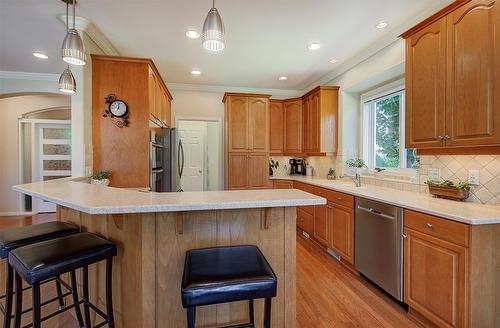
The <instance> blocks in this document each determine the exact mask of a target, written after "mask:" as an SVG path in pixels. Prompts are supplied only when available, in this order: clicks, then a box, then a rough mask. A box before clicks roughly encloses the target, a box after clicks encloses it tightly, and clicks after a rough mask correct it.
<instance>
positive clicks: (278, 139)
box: [269, 100, 285, 155]
mask: <svg viewBox="0 0 500 328" xmlns="http://www.w3.org/2000/svg"><path fill="white" fill-rule="evenodd" d="M284 135H285V120H284V115H283V102H282V101H281V100H270V101H269V152H270V153H271V155H273V154H277V155H281V154H283V149H284V148H283V145H284Z"/></svg>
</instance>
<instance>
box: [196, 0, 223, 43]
mask: <svg viewBox="0 0 500 328" xmlns="http://www.w3.org/2000/svg"><path fill="white" fill-rule="evenodd" d="M224 34H225V30H224V22H223V21H222V18H221V17H220V15H219V12H218V11H217V8H215V0H212V8H211V9H210V11H209V12H208V14H207V18H205V23H203V31H202V33H201V39H202V45H203V48H205V49H207V50H210V51H221V50H223V49H224V48H225V47H226V44H225V35H224Z"/></svg>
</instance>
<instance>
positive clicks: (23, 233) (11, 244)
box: [0, 221, 79, 259]
mask: <svg viewBox="0 0 500 328" xmlns="http://www.w3.org/2000/svg"><path fill="white" fill-rule="evenodd" d="M77 232H79V229H78V227H77V226H75V225H72V224H69V223H64V222H57V221H56V222H46V223H41V224H35V225H31V226H26V227H21V228H15V229H9V230H5V231H1V232H0V258H2V259H4V258H6V257H7V256H8V255H9V252H10V251H12V250H13V249H15V248H18V247H21V246H25V245H29V244H33V243H36V242H39V241H44V240H49V239H52V238H57V237H62V236H66V235H71V234H74V233H77Z"/></svg>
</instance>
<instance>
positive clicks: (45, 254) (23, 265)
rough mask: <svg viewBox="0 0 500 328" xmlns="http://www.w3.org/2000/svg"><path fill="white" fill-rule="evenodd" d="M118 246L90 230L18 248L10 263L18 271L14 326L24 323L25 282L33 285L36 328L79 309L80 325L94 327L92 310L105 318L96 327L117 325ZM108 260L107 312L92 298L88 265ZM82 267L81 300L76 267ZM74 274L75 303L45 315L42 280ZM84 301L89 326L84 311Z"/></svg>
mask: <svg viewBox="0 0 500 328" xmlns="http://www.w3.org/2000/svg"><path fill="white" fill-rule="evenodd" d="M116 252H117V250H116V246H115V245H114V244H113V243H111V242H110V241H108V240H106V239H104V238H101V237H99V236H97V235H94V234H92V233H89V232H81V233H77V234H73V235H69V236H65V237H61V238H55V239H51V240H47V241H43V242H39V243H36V244H31V245H28V246H23V247H19V248H17V249H15V250H14V251H12V252H10V254H9V263H10V265H11V266H12V268H13V269H14V271H15V274H16V278H15V280H16V315H15V320H14V326H15V327H16V328H19V327H20V326H21V316H22V313H21V311H19V310H18V309H21V307H22V283H23V280H24V281H25V282H26V283H28V284H29V285H30V286H31V287H32V303H33V304H32V305H33V306H32V317H33V319H32V327H34V328H40V326H41V323H42V322H43V321H45V320H47V319H49V318H52V317H54V316H56V315H59V314H61V313H63V312H65V311H67V310H69V309H71V308H75V312H76V317H77V319H78V323H79V326H80V327H84V326H85V327H87V328H90V327H91V322H90V309H92V310H93V311H95V312H96V313H97V314H98V315H99V316H100V317H102V318H103V319H104V321H103V322H101V323H99V324H98V325H96V326H95V327H96V328H97V327H102V326H104V325H106V324H107V325H108V327H110V328H114V326H115V323H114V317H113V303H112V291H111V287H112V281H111V278H112V261H113V257H114V256H116ZM104 260H105V261H106V313H104V312H103V311H101V310H100V309H99V308H98V307H97V306H95V305H94V304H92V303H91V302H90V301H89V290H88V266H89V265H91V264H93V263H97V262H100V261H104ZM77 269H82V273H83V275H82V289H83V299H82V300H79V299H78V291H77V284H76V270H77ZM68 272H69V273H70V276H71V294H72V296H73V304H71V305H68V306H66V307H65V308H62V309H59V310H57V311H55V312H53V313H51V314H49V315H47V316H45V317H42V316H41V306H42V305H44V304H42V303H41V300H40V283H41V282H43V281H45V280H47V279H51V278H54V277H56V276H58V275H61V274H63V273H68ZM81 304H83V307H84V315H85V325H84V323H83V318H82V314H81V310H80V305H81Z"/></svg>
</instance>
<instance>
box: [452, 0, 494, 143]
mask: <svg viewBox="0 0 500 328" xmlns="http://www.w3.org/2000/svg"><path fill="white" fill-rule="evenodd" d="M499 6H500V5H497V3H496V2H495V1H491V0H474V1H471V2H469V3H467V4H465V5H463V6H462V7H460V8H459V9H457V10H455V11H454V12H452V13H451V14H449V15H448V16H447V24H448V27H447V28H448V98H447V99H448V105H447V111H446V135H447V138H448V137H449V138H450V139H449V140H447V141H446V145H447V146H472V145H497V144H500V95H499V93H500V88H497V86H499V84H500V49H499V47H500V13H499V12H498V11H499V8H498V7H499Z"/></svg>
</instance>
